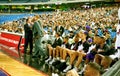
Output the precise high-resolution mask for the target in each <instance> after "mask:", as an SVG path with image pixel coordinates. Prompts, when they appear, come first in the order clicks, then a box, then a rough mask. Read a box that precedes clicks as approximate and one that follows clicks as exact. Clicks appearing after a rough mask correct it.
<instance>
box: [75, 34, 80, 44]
mask: <svg viewBox="0 0 120 76" xmlns="http://www.w3.org/2000/svg"><path fill="white" fill-rule="evenodd" d="M74 41H75V42H79V34H76V35H75V37H74Z"/></svg>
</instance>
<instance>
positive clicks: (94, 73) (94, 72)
mask: <svg viewBox="0 0 120 76" xmlns="http://www.w3.org/2000/svg"><path fill="white" fill-rule="evenodd" d="M84 76H101V74H100V66H99V65H98V64H97V63H93V62H90V63H88V64H87V65H86V67H85V70H84Z"/></svg>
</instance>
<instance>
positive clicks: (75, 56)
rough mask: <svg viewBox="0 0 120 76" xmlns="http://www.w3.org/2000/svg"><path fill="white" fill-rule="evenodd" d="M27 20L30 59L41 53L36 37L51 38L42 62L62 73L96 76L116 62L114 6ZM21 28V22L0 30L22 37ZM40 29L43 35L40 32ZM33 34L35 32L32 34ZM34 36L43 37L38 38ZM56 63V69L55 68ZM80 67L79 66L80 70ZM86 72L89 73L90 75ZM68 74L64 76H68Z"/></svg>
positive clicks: (41, 16) (22, 25) (116, 23)
mask: <svg viewBox="0 0 120 76" xmlns="http://www.w3.org/2000/svg"><path fill="white" fill-rule="evenodd" d="M30 19H31V23H30V24H31V25H32V29H31V30H32V31H33V41H34V40H36V39H37V41H34V43H35V47H37V49H35V50H34V51H37V52H36V53H35V54H34V55H35V56H38V57H39V55H40V56H41V55H43V54H41V53H43V52H39V53H38V51H39V50H41V49H39V48H41V47H39V45H41V44H40V43H41V38H40V37H43V36H45V35H52V36H53V37H54V39H53V40H52V41H51V42H50V40H48V44H47V45H46V48H47V53H48V54H46V55H47V56H48V59H46V61H45V62H46V63H49V64H51V65H53V66H54V67H55V68H57V69H59V70H61V71H63V72H68V71H69V70H70V71H72V70H71V69H74V70H75V71H76V72H77V74H78V73H79V74H83V72H84V75H85V76H100V75H102V73H104V71H106V70H107V69H109V68H110V67H111V66H112V65H113V64H114V63H115V61H116V60H117V59H118V58H120V55H119V56H118V55H116V52H117V51H116V48H115V40H116V26H117V25H118V6H117V5H113V6H108V7H99V8H89V9H87V10H69V11H58V12H52V13H50V14H42V15H39V17H38V16H35V17H31V18H30ZM39 20H40V22H39ZM25 24H26V23H25V21H22V22H21V20H20V21H13V22H11V23H6V24H4V25H2V26H0V28H1V29H2V30H4V31H10V32H19V33H23V34H24V28H23V27H24V25H25ZM35 25H40V27H36V29H35ZM41 25H42V26H43V28H42V27H41ZM18 27H19V28H18ZM33 27H34V28H33ZM37 28H41V29H37ZM42 29H44V32H43V31H40V30H42ZM36 30H39V31H37V32H36ZM38 33H41V34H44V35H41V34H40V35H38ZM36 34H37V35H38V36H39V37H38V36H36ZM35 36H36V37H35ZM39 38H40V40H39ZM38 42H40V43H38ZM36 43H37V44H36ZM44 54H45V53H44ZM46 55H44V56H46ZM58 63H59V65H56V64H58ZM80 65H83V66H82V67H80ZM101 69H102V71H101ZM87 70H92V72H90V71H89V72H88V71H87ZM70 71H69V72H68V73H67V74H66V75H68V76H69V73H70ZM93 71H94V72H93ZM93 73H94V74H93ZM75 76H77V75H75Z"/></svg>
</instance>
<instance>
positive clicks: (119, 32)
mask: <svg viewBox="0 0 120 76" xmlns="http://www.w3.org/2000/svg"><path fill="white" fill-rule="evenodd" d="M118 19H119V22H118V25H117V28H116V43H115V49H117V51H118V53H117V55H118V58H120V8H119V10H118Z"/></svg>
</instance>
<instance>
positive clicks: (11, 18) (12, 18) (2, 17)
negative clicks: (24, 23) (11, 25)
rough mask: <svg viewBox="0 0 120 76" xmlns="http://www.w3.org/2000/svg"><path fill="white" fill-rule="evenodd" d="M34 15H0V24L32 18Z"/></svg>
mask: <svg viewBox="0 0 120 76" xmlns="http://www.w3.org/2000/svg"><path fill="white" fill-rule="evenodd" d="M33 15H34V14H12V15H0V24H2V23H4V22H8V21H15V20H18V19H21V18H25V17H28V16H33Z"/></svg>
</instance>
